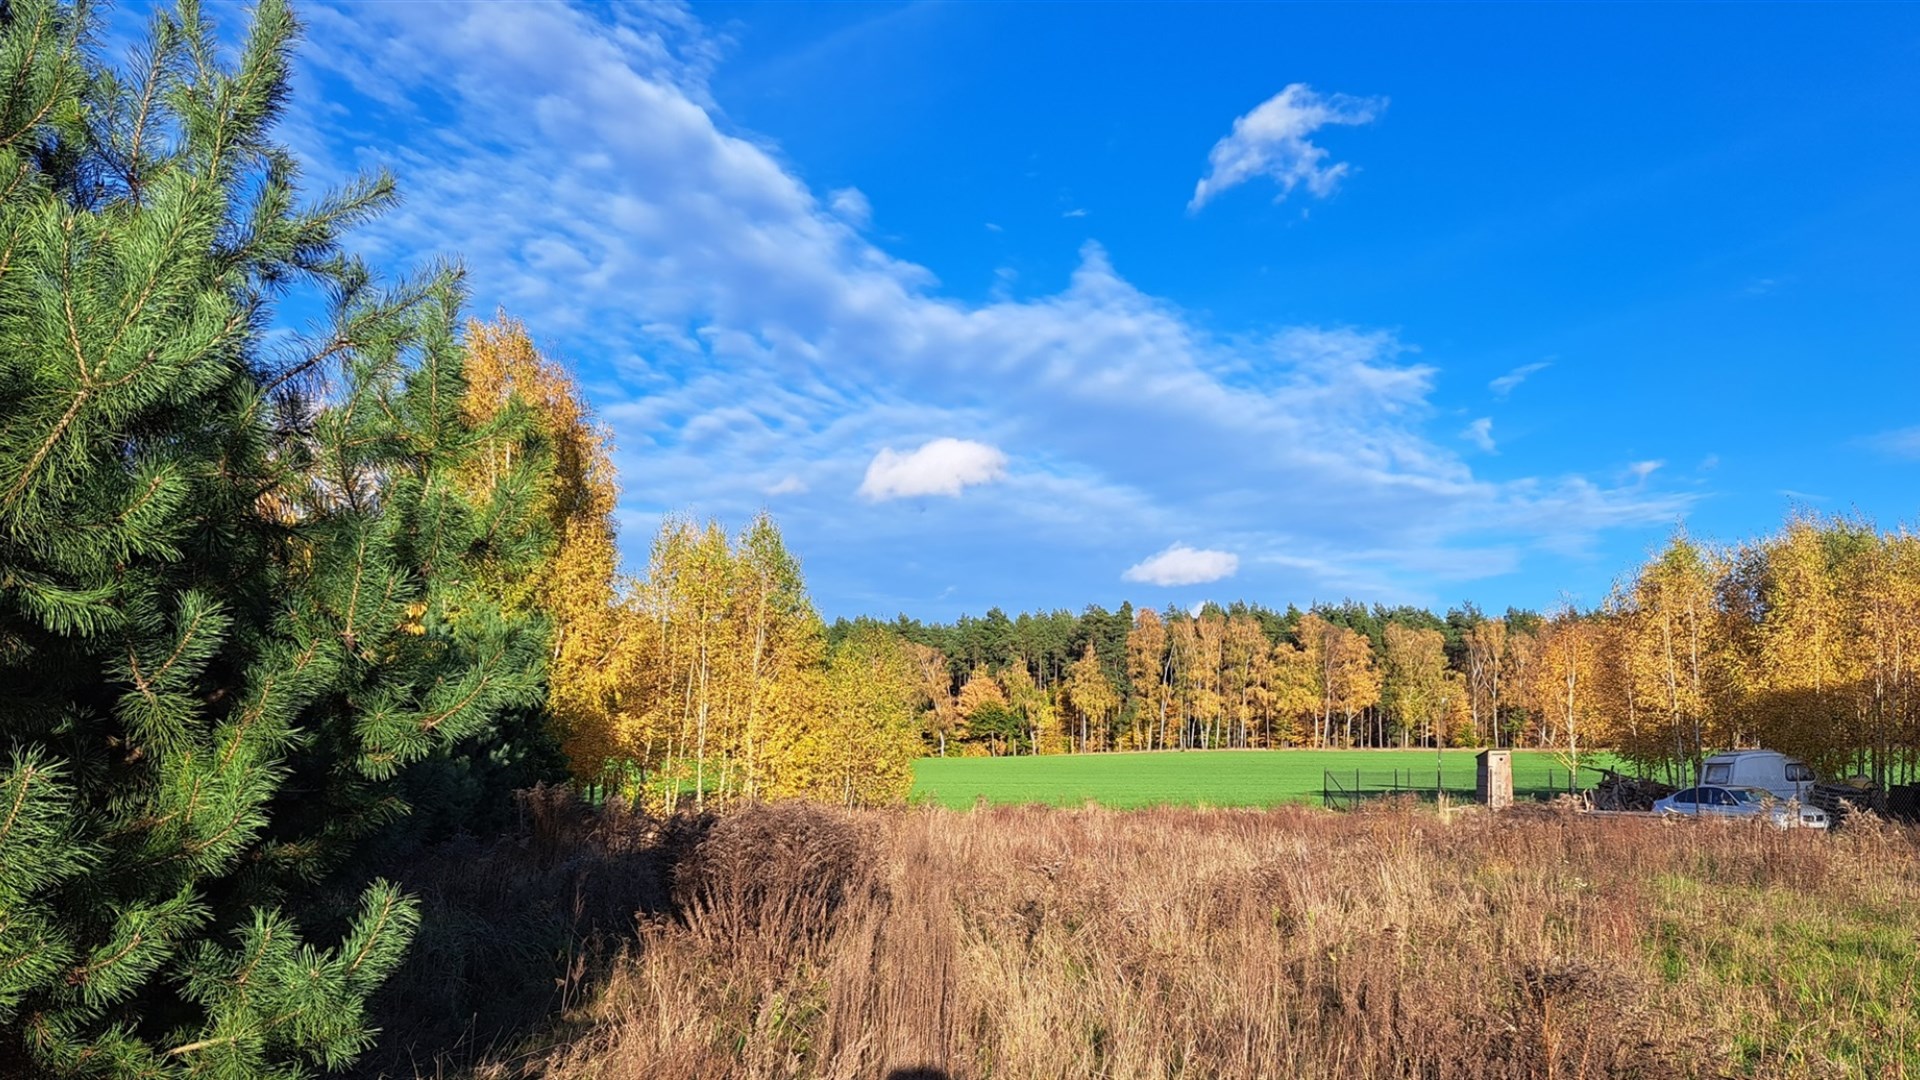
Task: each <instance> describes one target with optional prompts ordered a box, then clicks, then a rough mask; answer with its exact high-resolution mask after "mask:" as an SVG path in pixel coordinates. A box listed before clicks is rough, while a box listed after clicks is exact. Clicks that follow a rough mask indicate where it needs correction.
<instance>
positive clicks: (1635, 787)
mask: <svg viewBox="0 0 1920 1080" xmlns="http://www.w3.org/2000/svg"><path fill="white" fill-rule="evenodd" d="M1600 771H1601V772H1603V773H1605V774H1606V775H1605V776H1604V777H1602V778H1601V780H1600V782H1599V783H1598V784H1595V785H1594V786H1593V790H1592V791H1589V792H1588V793H1587V794H1588V796H1589V797H1590V798H1591V799H1592V801H1593V808H1594V809H1595V810H1651V809H1653V803H1654V800H1655V799H1664V798H1666V797H1667V796H1669V795H1671V794H1673V793H1674V791H1675V790H1676V789H1674V788H1671V787H1668V786H1667V785H1666V784H1663V783H1661V782H1660V781H1658V780H1642V779H1640V778H1638V777H1633V776H1625V775H1623V774H1621V773H1617V772H1614V771H1613V770H1612V769H1602V770H1600Z"/></svg>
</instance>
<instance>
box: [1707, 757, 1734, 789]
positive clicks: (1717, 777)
mask: <svg viewBox="0 0 1920 1080" xmlns="http://www.w3.org/2000/svg"><path fill="white" fill-rule="evenodd" d="M1732 774H1733V766H1731V765H1728V764H1726V763H1725V762H1722V763H1720V764H1718V765H1709V766H1707V775H1706V776H1705V777H1703V779H1705V780H1706V782H1707V783H1709V784H1724V783H1726V782H1727V781H1729V780H1731V779H1733V775H1732Z"/></svg>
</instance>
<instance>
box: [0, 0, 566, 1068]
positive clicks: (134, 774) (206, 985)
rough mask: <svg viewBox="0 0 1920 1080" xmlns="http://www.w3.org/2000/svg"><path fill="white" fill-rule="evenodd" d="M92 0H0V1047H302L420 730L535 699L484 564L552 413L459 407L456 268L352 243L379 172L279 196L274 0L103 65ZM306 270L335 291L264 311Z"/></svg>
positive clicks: (160, 22)
mask: <svg viewBox="0 0 1920 1080" xmlns="http://www.w3.org/2000/svg"><path fill="white" fill-rule="evenodd" d="M91 29H92V27H91V25H90V23H89V19H88V15H87V13H86V11H85V10H84V9H81V8H74V7H69V6H63V5H60V4H56V3H53V2H51V0H13V2H11V3H8V4H7V5H6V6H5V7H4V8H0V87H4V90H0V95H4V96H0V719H3V721H4V725H5V726H4V730H3V731H0V1027H3V1028H4V1031H3V1032H0V1061H6V1060H25V1061H27V1062H29V1063H30V1067H31V1068H33V1069H34V1070H36V1071H37V1072H45V1073H54V1074H64V1075H75V1076H129V1075H139V1076H154V1077H165V1076H205V1077H289V1076H301V1075H308V1074H310V1073H311V1072H312V1071H314V1070H315V1069H333V1068H338V1067H340V1066H342V1065H343V1064H345V1063H346V1062H348V1061H350V1060H351V1059H352V1058H353V1057H354V1056H355V1055H356V1054H358V1053H359V1052H360V1051H362V1050H363V1049H365V1048H366V1047H367V1045H368V1044H369V1043H370V1041H371V1039H372V1038H373V1035H374V1032H373V1031H372V1030H371V1029H370V1028H369V1026H368V1024H367V1023H366V1021H365V1018H364V1012H363V1003H364V1001H365V1000H366V998H367V996H368V995H369V994H370V993H371V992H372V991H373V990H374V989H375V988H376V987H377V986H378V985H379V983H380V982H381V980H382V978H383V977H384V976H385V975H386V974H387V973H388V972H389V971H390V970H391V969H392V968H393V967H394V965H395V964H396V963H397V962H398V961H399V959H400V957H401V956H402V954H403V952H404V950H405V948H406V945H407V942H408V940H409V938H410V935H411V931H412V929H413V926H414V924H415V921H416V915H415V908H414V906H413V904H412V903H411V901H409V900H408V899H407V898H406V897H404V896H402V895H401V894H400V893H399V891H398V890H396V889H395V888H394V887H393V886H391V885H389V884H386V883H385V882H381V881H377V880H375V881H368V880H367V878H366V876H365V875H364V874H363V873H361V872H360V871H359V870H358V869H357V868H358V867H359V866H361V865H363V863H364V859H365V855H366V852H367V850H368V846H369V845H370V844H372V843H374V842H377V841H378V840H380V838H381V837H383V836H384V835H386V834H387V832H388V828H389V826H390V825H391V824H392V823H393V822H394V821H396V820H397V819H399V818H400V817H401V816H403V815H404V814H405V813H406V810H407V806H406V801H405V794H406V792H407V790H408V788H407V787H406V785H405V783H404V781H406V779H407V778H408V776H409V769H410V767H413V766H417V765H418V764H419V763H420V762H422V761H423V760H425V759H429V758H433V757H435V756H436V755H438V756H439V757H440V758H441V759H442V760H443V761H445V760H450V759H448V757H447V756H448V755H449V753H450V748H452V747H455V746H458V745H460V744H461V743H462V742H463V740H471V739H475V738H478V737H480V736H483V735H484V734H485V733H486V732H488V731H489V730H490V728H491V726H492V725H493V724H495V723H496V721H497V720H498V718H499V717H501V716H502V715H505V714H507V713H510V712H512V711H513V710H516V709H524V708H526V707H529V706H531V705H534V704H537V703H538V702H539V701H540V699H541V690H542V688H541V682H540V671H541V659H542V653H543V651H544V644H543V643H544V633H543V632H542V630H541V626H540V624H539V623H538V622H537V621H534V620H530V619H526V618H516V617H513V616H511V615H510V613H508V612H506V611H504V610H503V609H502V608H501V606H500V605H499V604H498V603H497V602H495V601H494V600H492V599H491V598H490V592H489V590H488V589H487V588H485V587H483V586H484V585H485V583H486V582H488V581H497V580H499V579H500V578H501V577H503V576H510V574H511V573H512V570H511V568H512V567H514V566H517V565H519V564H521V563H523V562H524V561H525V560H527V559H529V558H532V557H533V556H534V555H535V553H536V552H537V551H538V550H540V549H541V547H542V546H543V545H544V544H546V543H547V542H548V538H547V536H546V534H545V532H544V530H543V528H542V527H541V523H540V521H539V520H538V518H537V515H534V514H531V513H530V509H531V501H530V500H529V499H528V498H527V493H528V491H529V485H530V484H531V483H532V481H533V477H534V475H536V468H537V466H538V461H539V457H540V453H541V450H540V444H539V442H538V440H537V439H535V438H534V437H533V435H532V432H531V429H530V428H528V427H525V425H524V417H521V416H505V417H502V418H500V419H499V420H498V421H497V422H496V424H495V426H493V427H492V428H490V429H487V430H476V429H475V428H474V427H473V426H471V425H469V424H468V423H467V422H466V421H465V419H464V418H463V417H462V415H461V411H460V401H461V398H462V395H463V393H464V380H463V378H462V373H461V343H460V340H459V337H458V334H457V329H456V328H457V322H456V318H457V314H458V306H459V301H460V297H459V293H458V289H457V280H456V278H455V276H454V275H452V274H450V273H446V272H436V273H434V274H431V275H428V276H427V277H426V278H423V279H422V280H420V281H418V282H413V283H409V284H406V285H404V286H401V287H398V288H393V289H382V288H379V287H377V286H376V285H375V283H374V282H373V281H372V279H371V276H370V275H369V274H368V273H367V271H366V270H365V269H364V268H363V267H362V266H360V265H359V264H358V263H357V262H356V261H354V260H353V259H351V258H349V257H347V256H346V255H344V254H343V253H342V251H341V248H340V246H339V239H340V236H341V234H342V232H343V231H344V230H345V229H346V228H348V227H349V226H351V225H353V224H354V223H356V222H358V221H360V220H362V219H364V218H366V217H367V216H368V215H370V214H373V213H376V212H378V211H379V210H380V209H381V208H382V207H383V206H384V205H386V204H387V203H388V202H389V201H390V200H391V198H392V194H391V185H390V184H389V183H388V182H387V181H386V180H385V179H383V178H377V177H376V178H370V179H367V180H365V181H362V182H360V183H358V184H356V185H354V186H352V187H351V188H349V189H348V190H345V191H343V192H340V193H337V194H334V195H331V196H329V197H327V198H324V199H322V200H320V201H319V202H317V203H315V204H313V205H311V206H303V205H301V201H300V199H299V197H298V194H297V190H296V184H295V181H296V177H297V167H296V164H295V162H294V161H293V159H292V158H291V157H290V156H289V154H288V153H287V152H286V151H285V150H284V149H283V148H281V147H280V146H278V145H277V144H275V143H274V142H273V141H272V139H271V130H272V126H273V123H274V120H275V118H276V117H277V115H278V114H279V112H280V109H281V107H282V105H283V103H284V101H285V98H286V95H287V86H288V81H287V74H288V64H289V56H290V48H291V45H292V42H293V40H294V38H295V36H296V26H295V23H294V20H293V18H292V16H291V14H290V13H289V12H288V10H287V9H286V7H285V5H284V4H283V3H282V2H280V0H262V2H261V3H260V4H259V6H258V8H257V9H256V10H255V12H254V14H253V17H252V24H251V26H250V28H249V33H248V35H247V36H246V38H245V40H244V42H243V43H242V45H241V47H240V49H239V51H238V54H237V56H235V57H233V58H231V59H229V58H228V57H226V56H225V55H223V52H222V50H221V49H220V48H219V47H218V45H217V37H216V34H215V32H214V29H213V27H212V26H211V25H210V24H209V23H208V22H207V21H206V20H205V19H204V18H203V17H202V16H201V13H200V12H199V10H198V7H197V5H195V4H193V3H191V2H185V3H182V5H181V6H180V8H179V9H178V11H177V12H174V13H163V14H159V15H157V16H155V17H154V19H153V22H152V25H151V28H150V30H149V33H148V36H147V39H146V41H145V43H144V44H143V45H142V46H141V47H140V49H139V50H138V51H137V53H136V55H135V56H134V58H133V60H132V63H131V64H130V65H129V70H127V71H125V72H119V71H114V70H109V69H107V68H105V67H103V66H101V65H99V64H97V63H96V62H94V61H93V60H92V59H91V58H90V55H89V52H88V45H89V34H90V32H91ZM300 286H306V287H311V288H315V289H317V290H319V291H320V292H321V293H322V294H323V295H324V296H325V297H326V298H327V299H328V301H329V303H330V305H331V311H332V314H331V318H330V321H329V322H328V323H327V324H326V325H325V327H324V328H323V330H322V331H321V332H319V333H316V334H315V335H313V336H312V337H311V338H301V339H298V340H297V341H294V342H293V344H292V345H291V346H290V347H287V348H282V349H274V348H269V346H268V343H267V342H268V339H267V337H266V333H265V331H266V329H267V328H268V327H269V326H270V325H271V323H272V319H273V317H274V311H275V300H276V299H277V298H278V297H279V296H280V295H282V294H283V293H284V292H285V291H286V290H288V289H290V288H294V287H300ZM515 425H521V426H520V427H515ZM516 431H519V432H520V433H521V435H523V436H524V437H525V438H526V446H527V453H526V455H525V457H526V460H527V461H528V462H529V464H527V465H526V466H524V467H523V471H522V472H520V473H518V474H516V475H515V476H514V477H511V478H508V479H506V480H505V481H503V482H502V483H501V484H499V485H497V486H496V487H495V488H494V489H493V490H492V491H491V492H489V493H487V494H486V495H485V496H484V497H475V496H474V495H473V493H472V492H471V491H469V490H467V489H466V488H464V487H463V486H462V485H461V483H460V482H459V478H460V476H461V475H462V472H463V470H465V469H467V468H468V466H469V464H470V462H471V460H472V457H473V455H474V453H475V452H476V448H477V447H478V446H480V445H482V444H484V443H486V442H487V441H489V440H492V441H495V442H497V441H498V440H500V439H502V438H511V437H516V436H515V434H514V432H516ZM341 898H345V900H344V902H340V901H341ZM303 920H304V921H307V922H309V923H310V924H312V925H314V926H322V925H324V926H327V927H329V928H332V927H335V926H338V927H341V928H343V932H342V934H341V936H340V938H339V940H338V942H337V943H336V944H334V945H333V946H331V947H322V946H319V945H315V944H310V943H308V942H307V941H305V940H303V937H302V934H301V930H300V927H299V922H300V921H303Z"/></svg>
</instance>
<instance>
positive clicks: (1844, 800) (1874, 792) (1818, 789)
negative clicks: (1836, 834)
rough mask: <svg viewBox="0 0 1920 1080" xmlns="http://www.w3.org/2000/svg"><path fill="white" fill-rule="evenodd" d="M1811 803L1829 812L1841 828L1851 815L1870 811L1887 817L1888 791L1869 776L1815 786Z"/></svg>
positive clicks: (1808, 795) (1811, 793) (1810, 794)
mask: <svg viewBox="0 0 1920 1080" xmlns="http://www.w3.org/2000/svg"><path fill="white" fill-rule="evenodd" d="M1807 801H1808V802H1810V803H1812V804H1813V805H1815V806H1817V807H1819V808H1820V809H1822V810H1825V811H1826V812H1827V815H1828V816H1829V817H1831V818H1832V819H1833V822H1834V824H1836V825H1838V824H1840V823H1841V822H1844V821H1846V820H1847V815H1849V814H1853V813H1858V812H1859V811H1862V810H1866V811H1871V812H1872V813H1875V814H1879V815H1880V816H1881V817H1885V816H1886V814H1887V791H1886V789H1885V788H1883V787H1881V786H1880V785H1879V784H1876V783H1874V782H1873V781H1872V780H1871V779H1870V778H1868V777H1865V776H1851V777H1848V778H1847V779H1845V780H1832V781H1828V782H1825V783H1819V784H1815V785H1813V790H1812V791H1811V792H1809V793H1808V794H1807Z"/></svg>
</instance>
